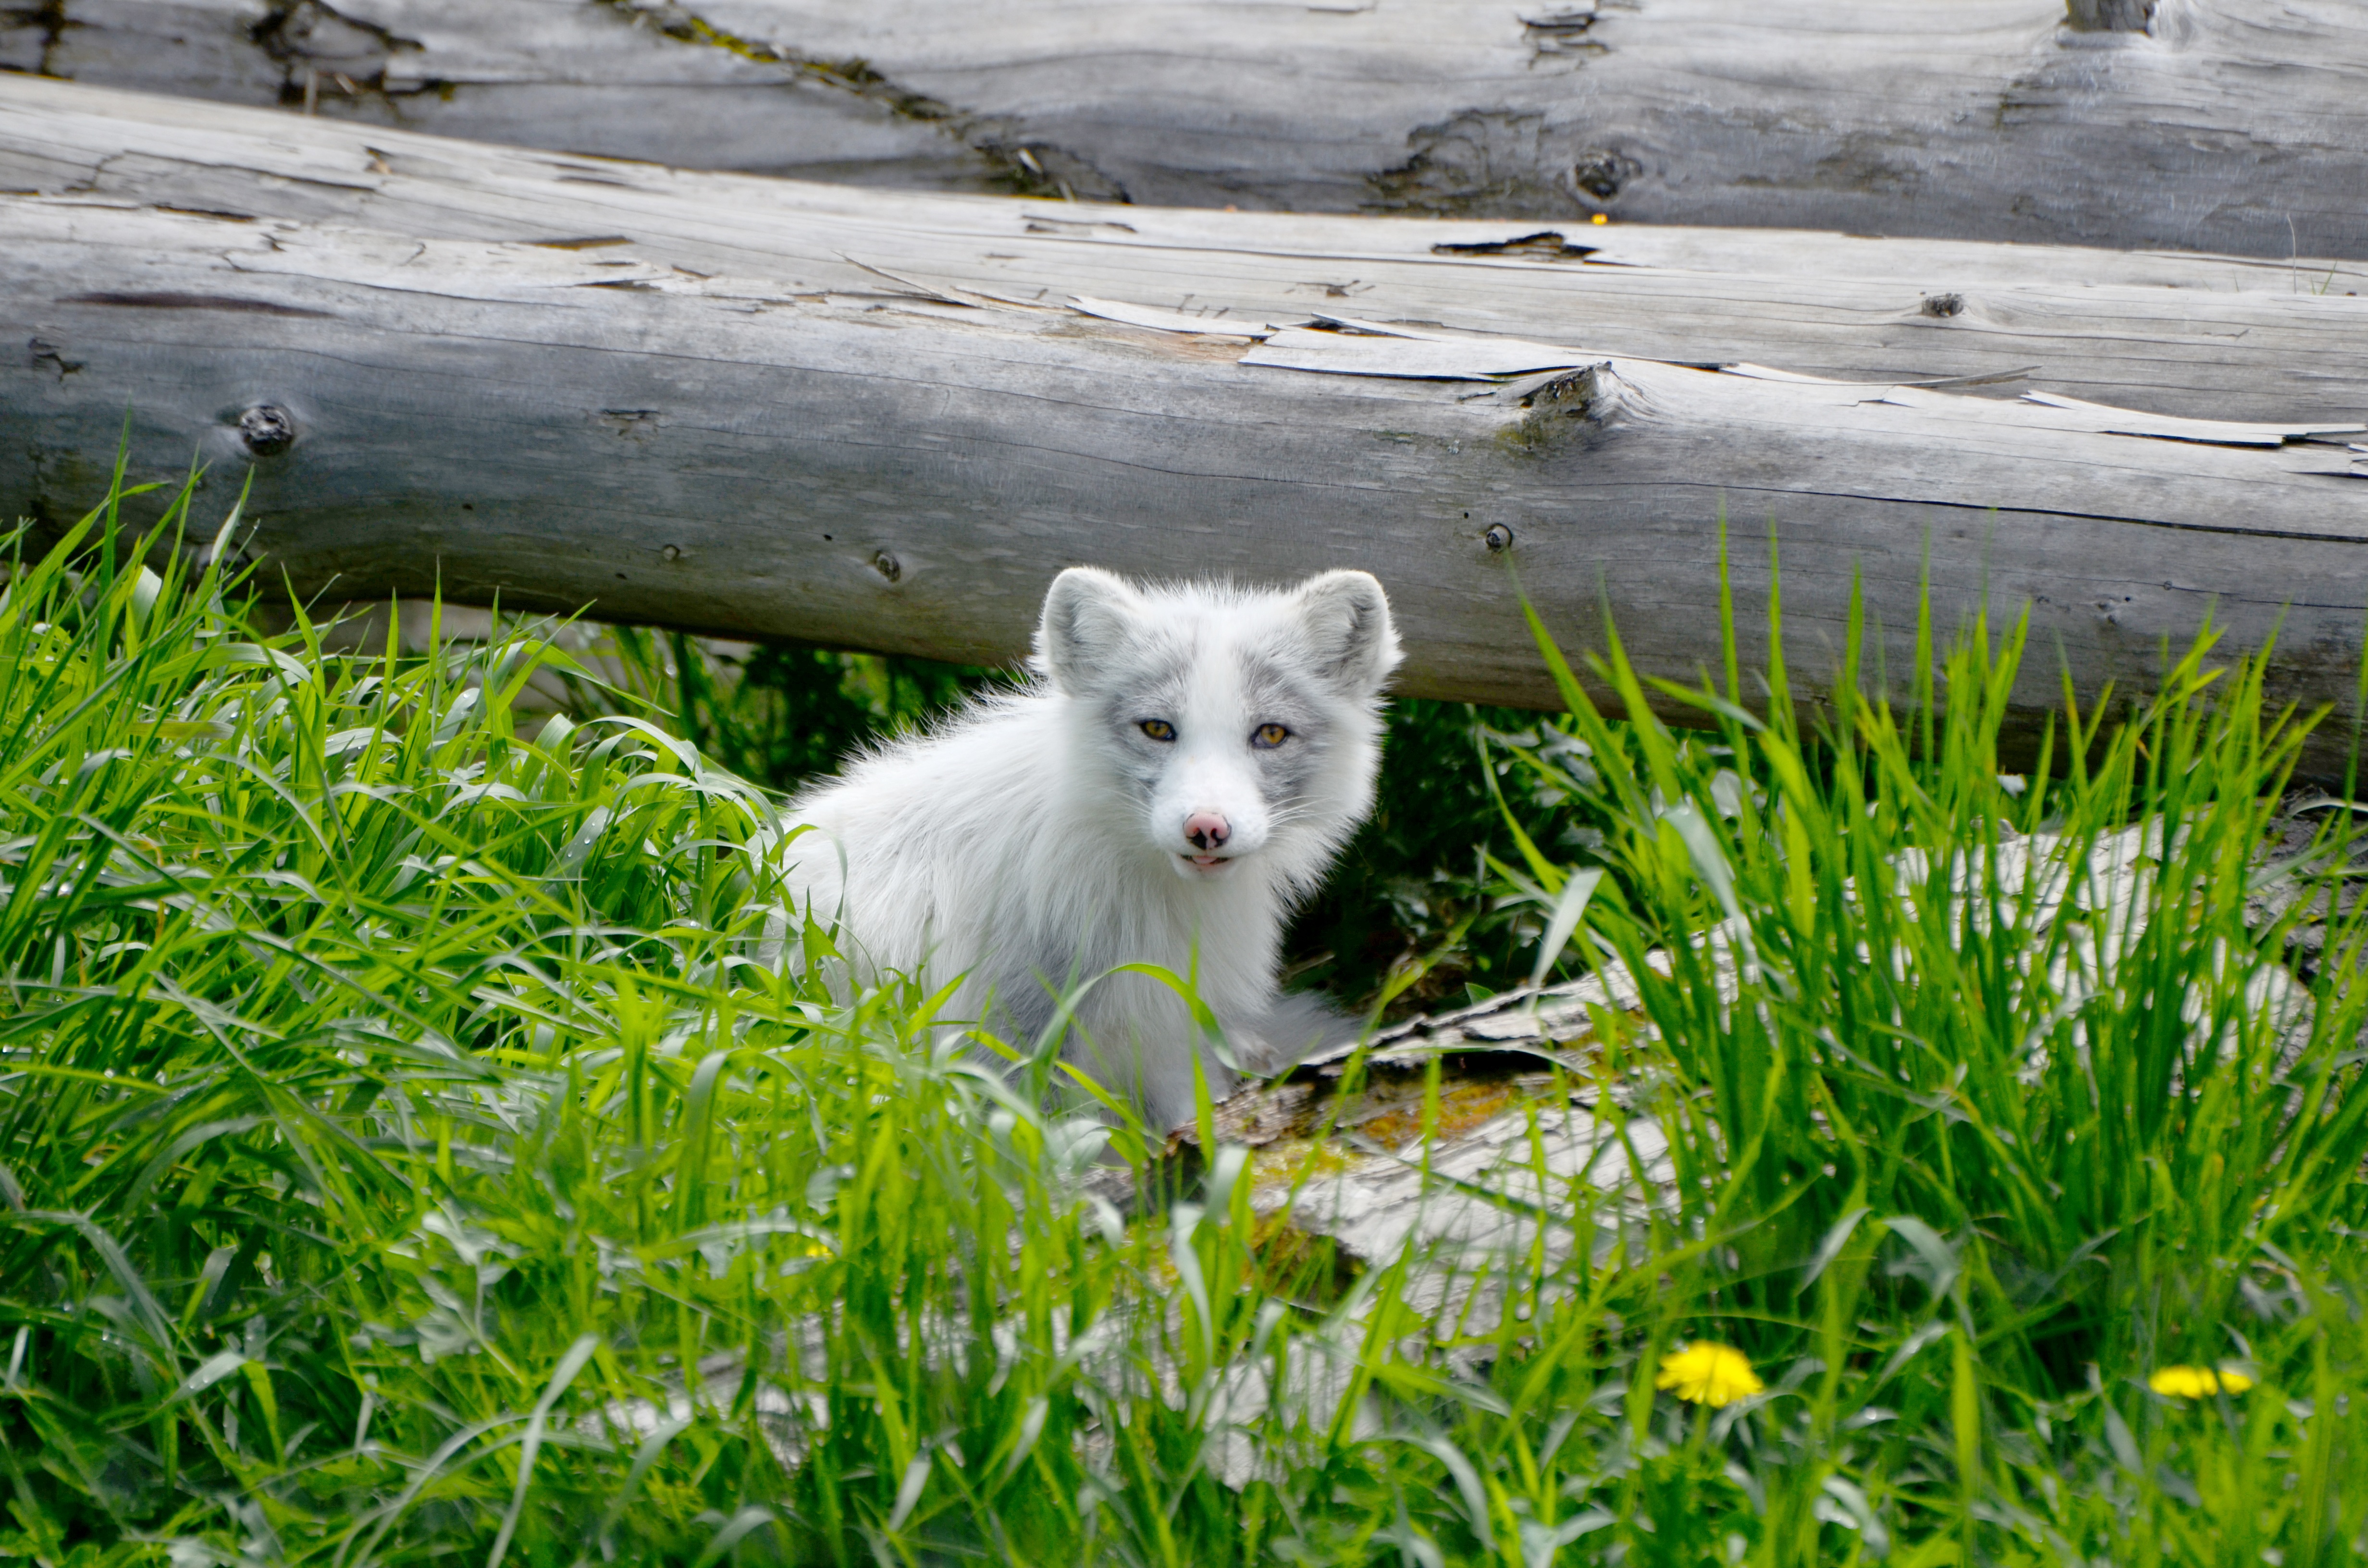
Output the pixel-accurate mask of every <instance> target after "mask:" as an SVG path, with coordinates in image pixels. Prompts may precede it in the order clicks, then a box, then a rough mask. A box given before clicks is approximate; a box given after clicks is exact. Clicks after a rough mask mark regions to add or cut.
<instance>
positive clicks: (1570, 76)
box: [0, 0, 2368, 259]
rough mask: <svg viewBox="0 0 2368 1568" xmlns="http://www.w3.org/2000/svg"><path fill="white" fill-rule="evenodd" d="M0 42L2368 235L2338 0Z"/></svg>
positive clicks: (894, 171) (698, 112) (210, 7)
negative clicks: (2361, 197) (2361, 195)
mask: <svg viewBox="0 0 2368 1568" xmlns="http://www.w3.org/2000/svg"><path fill="white" fill-rule="evenodd" d="M9 17H14V20H13V21H11V20H9V19H7V18H9ZM0 66H9V67H13V68H15V69H17V70H21V71H41V72H46V73H50V74H56V75H60V76H64V77H71V78H74V79H77V80H81V81H85V82H90V83H96V84H103V85H104V84H112V85H123V86H134V87H147V88H152V89H155V90H161V91H169V92H176V93H188V94H191V95H195V96H199V97H212V98H218V99H223V100H227V101H230V102H235V103H247V104H271V103H281V104H289V105H296V106H302V105H303V104H305V103H306V102H307V101H309V102H310V103H311V104H312V106H313V108H314V109H315V110H316V111H317V112H318V113H320V114H323V115H329V116H336V117H339V118H342V119H352V120H354V121H357V122H360V123H366V124H373V125H387V126H400V127H405V128H409V129H413V130H418V131H434V132H438V133H441V134H446V135H454V136H463V137H469V138H473V139H477V140H484V141H499V142H518V143H521V144H527V145H534V146H558V147H565V148H570V149H573V150H575V151H579V152H585V153H602V154H607V155H609V156H616V157H631V158H645V159H652V160H655V161H657V162H661V163H669V164H677V165H689V166H695V167H702V168H728V169H741V170H749V171H755V172H763V173H772V174H795V175H799V176H808V177H821V178H840V179H849V180H855V181H859V182H863V183H868V184H874V185H892V186H902V187H929V188H936V189H957V190H1005V191H1013V190H1017V191H1026V192H1032V193H1035V194H1041V195H1047V196H1053V195H1059V194H1062V193H1063V192H1064V191H1065V192H1070V193H1074V194H1076V195H1078V196H1083V197H1087V198H1092V199H1125V200H1132V201H1135V202H1141V203H1154V204H1168V205H1186V206H1224V205H1227V204H1237V205H1240V206H1244V207H1252V208H1269V209H1276V208H1291V209H1299V210H1327V211H1383V212H1421V213H1433V214H1448V215H1463V216H1520V217H1530V218H1542V219H1548V220H1563V221H1571V220H1576V221H1578V222H1585V221H1586V219H1587V217H1588V215H1589V214H1592V213H1595V212H1599V211H1603V212H1610V213H1611V214H1612V215H1614V216H1615V217H1617V218H1619V219H1620V220H1622V221H1623V222H1654V223H1694V224H1752V225H1771V226H1780V227H1792V228H1818V229H1834V230H1856V231H1862V232H1869V233H1884V234H1892V235H1925V236H1941V237H1954V238H1964V239H1984V240H2014V241H2021V242H2027V243H2044V244H2091V245H2106V246H2112V247H2116V248H2135V247H2141V246H2175V247H2185V248H2194V249H2205V250H2216V251H2226V252H2232V253H2237V254H2242V255H2248V256H2272V257H2277V258H2280V259H2284V258H2287V257H2289V256H2297V255H2299V256H2314V255H2325V256H2348V257H2353V258H2361V257H2368V204H2363V203H2362V200H2361V199H2360V194H2361V192H2362V191H2363V190H2368V11H2364V10H2363V9H2362V7H2361V6H2359V5H2358V4H2356V0H2210V3H2207V0H2069V3H2068V4H2066V0H1954V3H1952V4H1950V5H1946V6H1935V5H1933V4H1931V0H1846V3H1842V4H1836V3H1835V0H1538V3H1537V4H1535V5H1532V6H1521V5H1517V4H1514V3H1513V0H1425V3H1424V4H1420V5H1408V4H1403V3H1398V0H1391V3H1384V0H1247V3H1246V0H1137V3H1130V4H1127V5H1111V4H1109V3H1108V0H1003V3H1000V4H979V5H969V6H948V5H945V4H943V3H942V0H864V3H863V4H860V5H850V4H848V3H847V0H532V3H522V0H507V3H505V4H500V5H488V4H485V3H484V0H336V3H335V4H334V5H331V4H324V3H323V0H50V3H49V4H48V5H46V6H40V8H38V9H36V8H33V7H31V6H21V7H18V8H17V9H16V10H15V11H14V12H0Z"/></svg>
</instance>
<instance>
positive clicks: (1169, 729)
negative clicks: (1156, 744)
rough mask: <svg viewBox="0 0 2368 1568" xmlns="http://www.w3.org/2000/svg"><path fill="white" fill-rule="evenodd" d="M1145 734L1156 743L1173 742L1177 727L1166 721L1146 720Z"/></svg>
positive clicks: (1144, 723)
mask: <svg viewBox="0 0 2368 1568" xmlns="http://www.w3.org/2000/svg"><path fill="white" fill-rule="evenodd" d="M1143 733H1144V734H1146V735H1149V736H1150V737H1151V738H1152V739H1153V740H1155V741H1172V740H1174V739H1175V738H1176V726H1175V725H1173V724H1171V723H1169V722H1167V720H1165V719H1145V720H1144V722H1143Z"/></svg>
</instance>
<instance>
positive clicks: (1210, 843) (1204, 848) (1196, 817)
mask: <svg viewBox="0 0 2368 1568" xmlns="http://www.w3.org/2000/svg"><path fill="white" fill-rule="evenodd" d="M1233 835H1234V830H1233V829H1232V828H1231V827H1229V826H1227V825H1226V824H1225V819H1224V817H1222V816H1219V815H1218V814H1217V813H1216V812H1193V813H1192V814H1191V815H1190V816H1189V817H1186V818H1185V819H1184V836H1185V837H1186V838H1188V839H1190V841H1191V844H1192V847H1193V848H1195V849H1198V850H1200V851H1201V852H1202V853H1203V854H1205V853H1207V852H1208V851H1209V850H1212V849H1214V848H1217V847H1218V846H1221V845H1223V844H1224V842H1225V840H1226V839H1228V838H1231V837H1232V836H1233Z"/></svg>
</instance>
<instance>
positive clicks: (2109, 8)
mask: <svg viewBox="0 0 2368 1568" xmlns="http://www.w3.org/2000/svg"><path fill="white" fill-rule="evenodd" d="M2155 5H2156V0H2065V6H2064V11H2065V20H2066V22H2067V23H2068V24H2069V25H2070V26H2071V28H2072V30H2073V31H2074V32H2082V33H2143V32H2151V31H2153V30H2154V26H2153V24H2154V8H2155Z"/></svg>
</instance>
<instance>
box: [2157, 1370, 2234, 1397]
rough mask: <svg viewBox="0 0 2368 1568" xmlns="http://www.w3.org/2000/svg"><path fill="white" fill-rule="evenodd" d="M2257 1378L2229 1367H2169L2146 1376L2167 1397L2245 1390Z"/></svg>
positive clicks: (2204, 1395)
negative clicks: (2253, 1378)
mask: <svg viewBox="0 0 2368 1568" xmlns="http://www.w3.org/2000/svg"><path fill="white" fill-rule="evenodd" d="M2252 1386H2253V1380H2252V1379H2250V1378H2248V1377H2247V1376H2246V1375H2245V1374H2244V1373H2242V1372H2232V1371H2229V1370H2228V1369H2226V1368H2217V1369H2215V1368H2212V1367H2165V1368H2163V1369H2160V1370H2159V1371H2157V1372H2156V1373H2155V1375H2154V1376H2152V1377H2150V1378H2148V1379H2147V1380H2146V1387H2148V1388H2150V1389H2152V1390H2154V1392H2157V1393H2158V1394H2161V1395H2162V1396H2163V1397H2164V1398H2166V1399H2209V1398H2211V1397H2212V1396H2213V1395H2214V1394H2215V1393H2222V1392H2226V1393H2243V1392H2245V1391H2246V1390H2247V1389H2248V1388H2251V1387H2252Z"/></svg>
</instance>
